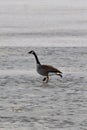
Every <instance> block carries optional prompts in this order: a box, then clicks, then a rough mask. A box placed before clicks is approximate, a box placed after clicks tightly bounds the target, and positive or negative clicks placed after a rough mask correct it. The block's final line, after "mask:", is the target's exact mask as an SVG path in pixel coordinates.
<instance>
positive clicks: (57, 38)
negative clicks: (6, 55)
mask: <svg viewBox="0 0 87 130" xmlns="http://www.w3.org/2000/svg"><path fill="white" fill-rule="evenodd" d="M0 46H63V47H64V46H87V0H83V1H82V0H61V1H60V0H51V1H50V0H45V1H43V0H36V1H35V0H32V1H31V0H15V1H13V0H3V1H2V0H0Z"/></svg>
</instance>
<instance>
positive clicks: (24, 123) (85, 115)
mask: <svg viewBox="0 0 87 130" xmlns="http://www.w3.org/2000/svg"><path fill="white" fill-rule="evenodd" d="M32 49H33V50H35V51H36V52H37V54H38V57H39V59H40V61H41V62H42V63H45V64H51V65H54V66H55V67H57V68H59V69H60V70H61V71H62V72H63V78H62V79H61V78H60V77H57V76H52V77H51V78H50V81H49V83H48V84H46V83H43V82H42V78H43V77H42V76H40V75H38V74H37V73H36V70H35V59H34V57H33V56H32V55H29V54H27V52H28V51H30V50H32ZM86 59H87V48H84V47H83V48H82V47H76V48H75V47H74V48H73V47H72V48H67V47H64V48H63V47H62V48H61V47H56V48H55V47H48V48H44V47H43V48H38V47H37V48H36V47H22V48H21V47H16V48H15V47H13V48H12V47H1V48H0V129H1V130H44V129H45V130H86V129H87V60H86Z"/></svg>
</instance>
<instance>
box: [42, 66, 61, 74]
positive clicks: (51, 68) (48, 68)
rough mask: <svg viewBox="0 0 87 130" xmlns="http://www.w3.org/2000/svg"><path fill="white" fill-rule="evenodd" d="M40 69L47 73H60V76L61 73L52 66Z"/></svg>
mask: <svg viewBox="0 0 87 130" xmlns="http://www.w3.org/2000/svg"><path fill="white" fill-rule="evenodd" d="M42 68H43V69H44V70H45V71H47V72H48V73H60V74H62V72H61V71H60V70H58V69H56V68H54V67H53V66H50V65H42Z"/></svg>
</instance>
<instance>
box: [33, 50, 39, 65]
mask: <svg viewBox="0 0 87 130" xmlns="http://www.w3.org/2000/svg"><path fill="white" fill-rule="evenodd" d="M33 54H34V56H35V59H36V63H37V64H40V61H39V59H38V57H37V55H36V53H35V52H34V53H33Z"/></svg>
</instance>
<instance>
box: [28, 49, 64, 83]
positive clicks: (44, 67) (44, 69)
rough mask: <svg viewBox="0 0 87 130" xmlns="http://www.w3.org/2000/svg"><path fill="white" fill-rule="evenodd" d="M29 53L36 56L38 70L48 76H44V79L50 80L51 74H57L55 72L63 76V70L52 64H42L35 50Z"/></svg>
mask: <svg viewBox="0 0 87 130" xmlns="http://www.w3.org/2000/svg"><path fill="white" fill-rule="evenodd" d="M28 53H29V54H33V55H34V56H35V59H36V65H37V72H38V73H39V74H40V75H42V76H46V78H44V79H43V81H45V80H47V81H46V82H48V80H49V76H51V75H55V74H56V75H59V76H60V77H62V72H61V71H60V70H58V69H56V68H55V67H53V66H51V65H42V64H41V63H40V61H39V59H38V57H37V55H36V53H35V52H34V51H30V52H28Z"/></svg>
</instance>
